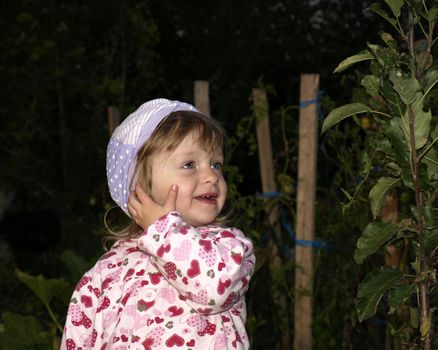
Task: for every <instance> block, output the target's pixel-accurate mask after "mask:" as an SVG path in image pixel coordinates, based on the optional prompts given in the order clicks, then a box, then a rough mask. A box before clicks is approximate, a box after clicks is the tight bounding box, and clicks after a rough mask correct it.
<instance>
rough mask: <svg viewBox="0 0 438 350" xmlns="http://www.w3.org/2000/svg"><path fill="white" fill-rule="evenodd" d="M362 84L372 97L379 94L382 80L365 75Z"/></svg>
mask: <svg viewBox="0 0 438 350" xmlns="http://www.w3.org/2000/svg"><path fill="white" fill-rule="evenodd" d="M360 84H361V85H362V86H363V87H364V88H365V89H366V90H367V93H368V94H369V95H370V96H376V95H378V94H379V87H380V79H379V77H376V76H375V75H365V76H364V77H363V79H362V80H361V82H360Z"/></svg>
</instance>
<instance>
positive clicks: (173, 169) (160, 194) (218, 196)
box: [151, 134, 227, 226]
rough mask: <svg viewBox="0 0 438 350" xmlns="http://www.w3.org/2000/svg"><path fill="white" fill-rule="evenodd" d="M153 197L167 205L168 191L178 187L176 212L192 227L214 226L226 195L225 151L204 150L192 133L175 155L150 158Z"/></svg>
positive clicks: (161, 203)
mask: <svg viewBox="0 0 438 350" xmlns="http://www.w3.org/2000/svg"><path fill="white" fill-rule="evenodd" d="M151 162H152V163H151V164H152V193H151V195H152V198H153V199H154V201H155V202H156V203H158V204H160V205H164V203H165V202H166V198H167V194H168V192H169V188H170V186H171V185H172V184H176V185H178V197H177V200H176V210H177V211H178V212H179V213H180V214H181V215H182V217H183V218H184V220H185V221H186V222H187V223H188V224H190V225H192V226H201V225H206V224H210V223H213V222H214V221H215V220H216V218H217V217H218V215H219V213H220V212H221V210H222V208H223V206H224V203H225V198H226V196H227V184H226V183H225V180H224V177H223V175H222V164H223V155H222V152H220V151H216V152H208V151H205V150H203V148H202V147H201V146H200V145H199V143H198V142H197V140H196V138H194V135H192V134H189V135H188V136H187V137H186V138H185V139H184V140H183V141H182V142H181V143H180V144H179V145H178V147H177V148H176V149H175V150H173V151H172V152H158V153H157V154H154V155H153V156H152V159H151Z"/></svg>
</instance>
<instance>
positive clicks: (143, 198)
mask: <svg viewBox="0 0 438 350" xmlns="http://www.w3.org/2000/svg"><path fill="white" fill-rule="evenodd" d="M135 194H136V195H137V198H138V200H139V201H140V203H148V202H150V201H152V199H151V198H150V197H149V196H148V195H147V193H146V192H145V191H144V190H143V188H141V186H140V185H139V184H138V183H137V184H136V185H135Z"/></svg>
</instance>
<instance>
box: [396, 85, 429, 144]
mask: <svg viewBox="0 0 438 350" xmlns="http://www.w3.org/2000/svg"><path fill="white" fill-rule="evenodd" d="M412 111H413V113H414V135H415V148H416V149H419V148H421V147H423V146H424V145H425V144H426V142H427V139H428V137H429V132H430V122H431V120H432V113H431V112H430V110H429V111H427V112H424V111H423V94H422V93H421V92H418V93H417V94H416V95H415V98H414V100H413V101H412ZM408 112H409V111H408V110H406V112H405V114H404V116H403V122H402V123H401V128H402V130H403V132H404V134H405V138H406V142H407V143H408V145H410V142H409V139H410V136H409V135H410V133H409V128H408V126H409V114H408Z"/></svg>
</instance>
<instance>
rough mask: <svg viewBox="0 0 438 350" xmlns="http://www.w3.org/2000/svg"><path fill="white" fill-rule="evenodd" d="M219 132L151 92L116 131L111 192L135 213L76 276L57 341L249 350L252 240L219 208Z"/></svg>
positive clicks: (122, 349) (68, 345)
mask: <svg viewBox="0 0 438 350" xmlns="http://www.w3.org/2000/svg"><path fill="white" fill-rule="evenodd" d="M223 138H224V136H223V130H222V128H221V127H220V126H219V125H218V124H217V123H216V122H215V121H214V120H212V119H211V118H208V117H206V116H204V115H202V114H200V113H199V112H198V111H197V110H196V109H195V108H194V107H193V106H191V105H189V104H186V103H181V102H178V101H169V100H166V99H156V100H152V101H149V102H147V103H145V104H143V105H142V106H141V107H140V108H139V109H138V110H137V111H135V112H134V113H132V114H131V115H130V116H128V118H126V119H125V120H124V122H123V123H122V124H121V125H120V126H119V127H118V128H117V129H116V130H115V131H114V134H113V136H112V138H111V140H110V142H109V145H108V150H107V176H108V185H109V189H110V192H111V196H112V198H113V199H114V201H115V202H116V203H117V204H118V205H119V206H120V207H121V208H122V210H123V211H124V212H125V213H126V214H127V215H128V216H130V217H131V218H132V219H133V221H132V223H131V225H130V226H129V227H127V228H126V229H125V230H123V231H122V232H121V233H119V234H117V235H116V234H113V237H112V238H114V239H115V240H116V242H115V244H114V245H113V247H112V248H111V249H110V250H109V251H108V252H107V253H106V254H104V255H103V256H102V257H101V258H100V259H99V261H98V262H97V263H96V265H95V266H94V267H93V268H92V269H91V270H90V271H88V272H86V273H85V275H84V276H83V277H82V279H81V280H80V281H79V283H78V285H77V286H76V288H75V291H74V293H73V296H72V299H71V302H70V306H69V309H68V313H67V320H66V324H65V327H64V334H63V339H62V345H61V349H68V350H73V349H76V350H78V349H82V350H84V349H114V350H126V349H131V350H136V349H139V350H140V349H141V350H147V349H199V350H209V349H215V350H220V349H248V347H249V342H248V337H247V334H246V331H245V321H246V308H245V297H244V294H245V292H246V290H247V289H248V282H249V279H250V277H251V275H252V273H253V271H254V264H255V257H254V254H253V246H252V243H251V241H250V240H249V239H248V238H246V237H245V235H244V234H243V233H242V232H241V231H240V230H239V229H237V228H234V227H226V226H225V225H224V224H223V223H221V219H220V218H219V214H220V212H221V210H222V208H223V206H224V202H225V199H226V195H227V185H226V183H225V180H224V178H223V175H222V164H223V154H222V146H223Z"/></svg>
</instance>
